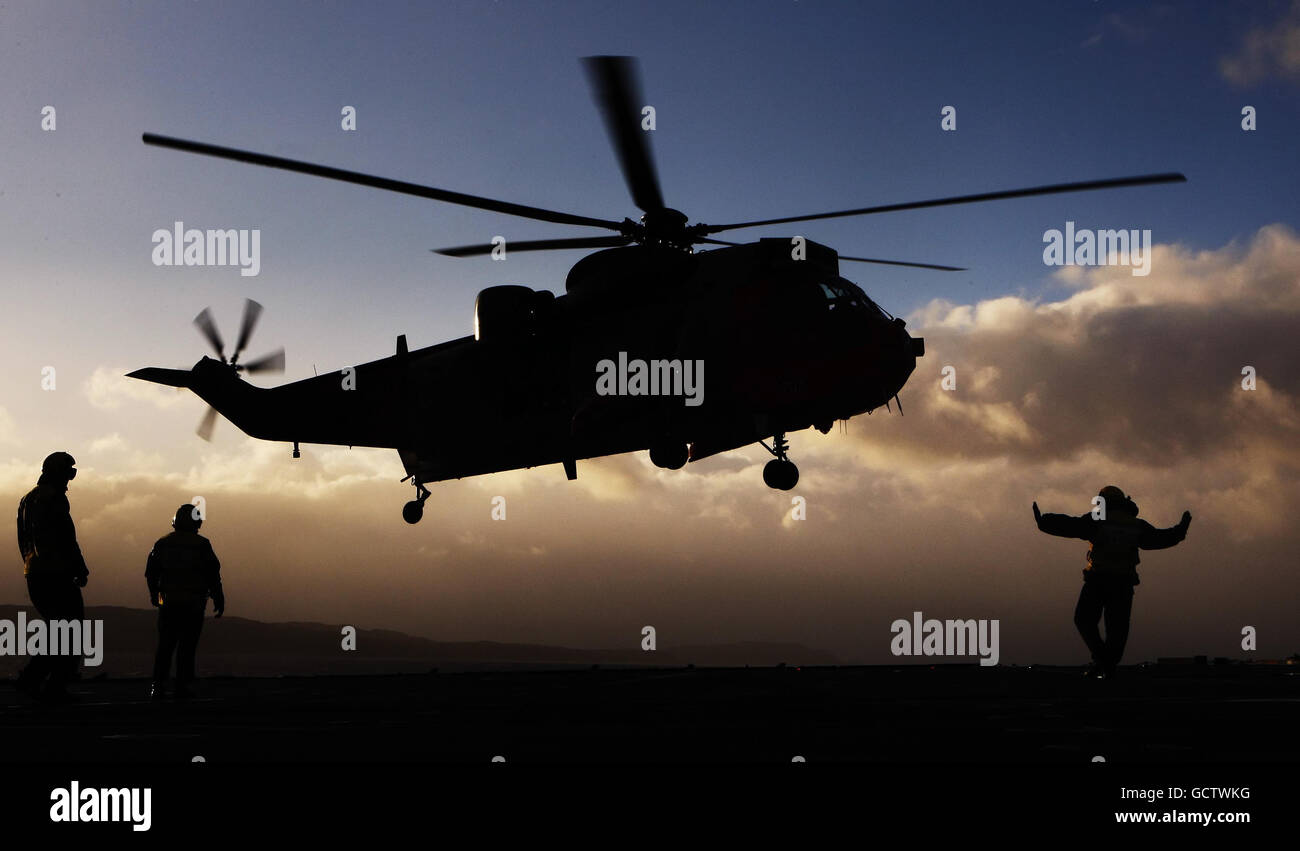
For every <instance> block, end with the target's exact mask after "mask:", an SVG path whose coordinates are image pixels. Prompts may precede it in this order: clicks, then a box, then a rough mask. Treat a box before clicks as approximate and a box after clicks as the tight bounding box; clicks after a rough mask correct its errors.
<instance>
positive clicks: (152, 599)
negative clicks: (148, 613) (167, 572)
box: [149, 594, 158, 609]
mask: <svg viewBox="0 0 1300 851" xmlns="http://www.w3.org/2000/svg"><path fill="white" fill-rule="evenodd" d="M149 605H151V606H153V607H154V608H155V609H156V608H158V595H157V594H150V595H149Z"/></svg>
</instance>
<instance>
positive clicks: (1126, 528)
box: [1034, 485, 1192, 679]
mask: <svg viewBox="0 0 1300 851" xmlns="http://www.w3.org/2000/svg"><path fill="white" fill-rule="evenodd" d="M1097 495H1098V497H1099V499H1098V500H1097V501H1096V502H1095V505H1096V508H1095V509H1094V510H1093V511H1092V512H1089V513H1088V514H1084V515H1082V516H1080V517H1072V516H1070V515H1068V514H1042V513H1040V512H1039V510H1038V503H1037V502H1035V503H1034V521H1035V522H1036V523H1037V524H1038V528H1039V529H1040V530H1042V531H1044V532H1046V533H1047V534H1049V535H1058V536H1060V537H1062V538H1082V539H1083V540H1085V541H1088V542H1089V543H1091V544H1092V546H1090V547H1089V548H1088V566H1087V567H1085V568H1084V569H1083V590H1082V591H1080V592H1079V602H1078V605H1076V606H1075V609H1074V625H1075V626H1076V627H1077V628H1078V630H1079V634H1080V635H1081V636H1083V640H1084V643H1085V644H1087V645H1088V650H1089V651H1090V652H1091V653H1092V665H1090V666H1089V668H1088V672H1087V673H1088V676H1092V677H1096V678H1098V679H1106V678H1108V677H1114V676H1115V671H1116V669H1117V668H1118V667H1119V661H1120V659H1121V658H1122V657H1123V655H1124V644H1125V642H1127V641H1128V626H1129V615H1130V614H1131V612H1132V608H1133V588H1134V586H1136V585H1137V584H1138V583H1139V582H1140V581H1141V580H1139V579H1138V575H1137V566H1138V563H1139V562H1140V561H1141V559H1140V558H1139V557H1138V550H1140V549H1141V550H1163V549H1166V548H1168V547H1172V546H1174V545H1175V544H1177V543H1179V542H1180V541H1182V540H1183V538H1185V537H1186V536H1187V527H1188V526H1189V525H1191V522H1192V515H1191V512H1188V511H1184V512H1183V519H1182V521H1181V522H1180V523H1179V524H1178V525H1177V526H1171V527H1169V528H1168V529H1157V528H1156V527H1154V526H1152V525H1151V524H1150V523H1148V522H1146V521H1145V520H1139V519H1138V507H1137V503H1135V502H1134V501H1133V500H1132V499H1130V498H1129V497H1128V496H1127V495H1126V494H1125V493H1124V491H1122V490H1120V489H1119V488H1117V487H1115V486H1114V485H1107V486H1106V487H1104V488H1102V489H1101V491H1100V492H1099V493H1098V494H1097ZM1103 613H1104V614H1105V618H1106V637H1105V639H1102V637H1101V633H1100V632H1099V631H1098V629H1097V623H1098V621H1099V620H1101V618H1102V615H1103Z"/></svg>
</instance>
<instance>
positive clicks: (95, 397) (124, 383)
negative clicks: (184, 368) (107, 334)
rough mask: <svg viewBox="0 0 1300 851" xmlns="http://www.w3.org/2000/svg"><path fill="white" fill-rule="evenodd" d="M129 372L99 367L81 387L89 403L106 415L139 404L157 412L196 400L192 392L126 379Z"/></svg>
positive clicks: (121, 369) (127, 370)
mask: <svg viewBox="0 0 1300 851" xmlns="http://www.w3.org/2000/svg"><path fill="white" fill-rule="evenodd" d="M130 371H131V370H129V369H126V368H113V367H106V366H101V367H97V368H96V369H95V371H94V372H92V373H91V374H90V377H89V378H87V379H86V381H85V383H84V385H83V386H82V390H83V392H84V393H85V395H86V400H87V401H88V402H90V404H91V405H92V406H94V407H96V408H99V409H100V410H103V411H112V410H117V409H118V408H120V407H122V405H123V404H135V403H139V402H145V403H148V404H151V405H154V406H156V407H158V408H175V407H178V406H183V405H186V404H192V402H190V400H191V399H193V398H194V397H193V395H192V394H190V393H189V391H186V390H181V389H178V388H175V387H163V386H162V385H159V384H152V383H150V382H148V381H138V380H136V379H134V378H127V377H126V374H127V373H128V372H130Z"/></svg>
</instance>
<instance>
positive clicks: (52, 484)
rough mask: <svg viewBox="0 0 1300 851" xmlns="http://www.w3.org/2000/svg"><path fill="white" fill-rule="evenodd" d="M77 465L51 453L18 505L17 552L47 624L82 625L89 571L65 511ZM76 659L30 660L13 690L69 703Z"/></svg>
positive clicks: (65, 455) (34, 602) (67, 457)
mask: <svg viewBox="0 0 1300 851" xmlns="http://www.w3.org/2000/svg"><path fill="white" fill-rule="evenodd" d="M76 464H77V462H76V461H75V460H73V458H72V456H71V455H69V454H68V453H66V452H55V453H53V454H51V455H49V456H48V457H47V458H46V459H45V461H44V463H42V464H41V476H40V478H39V479H37V481H36V487H35V488H33V489H32V491H31V492H30V493H28V494H27V495H26V496H24V497H23V498H22V500H21V501H20V502H19V503H18V551H19V552H20V553H21V554H22V557H23V575H24V576H25V577H26V578H27V593H28V594H29V595H30V596H31V598H32V605H33V606H35V607H36V611H37V612H38V613H39V614H40V616H41V617H42V618H44V619H46V620H47V621H52V620H78V621H79V620H82V619H83V618H84V617H85V611H86V610H85V605H84V603H83V601H82V599H81V589H82V588H84V587H85V585H86V580H87V578H88V577H89V576H90V571H89V570H87V569H86V560H85V559H84V558H83V557H82V555H81V547H80V546H78V545H77V530H76V528H75V527H74V526H73V523H72V515H71V512H70V510H69V507H68V497H67V492H68V482H70V481H72V480H73V479H74V478H76V476H77V467H76ZM80 661H81V660H80V658H79V657H77V656H47V655H39V656H32V658H31V661H30V662H28V663H27V667H26V668H24V669H23V671H22V673H21V674H19V675H18V680H17V683H16V685H17V687H18V689H19V690H21V691H24V692H26V693H27V694H30V695H32V696H33V697H36V698H38V699H41V700H47V701H52V702H58V701H66V700H71V699H72V697H71V695H69V694H68V692H67V682H68V680H70V679H73V678H74V677H75V676H76V673H77V665H78V664H79V662H80Z"/></svg>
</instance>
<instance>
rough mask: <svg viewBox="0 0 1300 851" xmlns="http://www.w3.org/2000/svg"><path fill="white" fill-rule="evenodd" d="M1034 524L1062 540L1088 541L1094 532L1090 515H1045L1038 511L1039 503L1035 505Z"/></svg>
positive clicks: (1040, 529)
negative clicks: (1076, 539) (1080, 539)
mask: <svg viewBox="0 0 1300 851" xmlns="http://www.w3.org/2000/svg"><path fill="white" fill-rule="evenodd" d="M1034 522H1035V523H1037V524H1038V529H1039V531H1042V532H1046V533H1047V534H1049V535H1056V536H1057V537H1060V538H1082V539H1084V540H1085V541H1086V540H1088V535H1089V534H1091V532H1092V517H1091V516H1090V515H1087V514H1085V515H1083V516H1082V517H1071V516H1070V515H1068V514H1043V513H1042V512H1041V511H1039V510H1038V503H1037V502H1035V503H1034Z"/></svg>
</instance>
